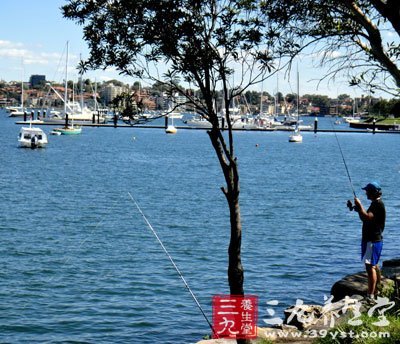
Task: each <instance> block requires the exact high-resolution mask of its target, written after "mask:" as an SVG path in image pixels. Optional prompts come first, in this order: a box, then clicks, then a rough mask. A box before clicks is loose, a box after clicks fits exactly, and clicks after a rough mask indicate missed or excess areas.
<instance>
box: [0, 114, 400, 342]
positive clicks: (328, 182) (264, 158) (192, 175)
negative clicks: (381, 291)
mask: <svg viewBox="0 0 400 344" xmlns="http://www.w3.org/2000/svg"><path fill="white" fill-rule="evenodd" d="M330 120H331V119H329V118H320V120H319V127H320V128H323V127H324V126H325V127H328V128H329V127H330V124H329V122H328V121H330ZM19 129H20V126H19V125H16V124H15V119H11V118H8V117H7V116H6V114H5V113H4V112H1V111H0V151H1V153H0V175H1V178H0V185H1V189H0V190H1V196H0V209H1V211H0V232H1V238H2V240H1V245H0V262H1V270H0V300H1V301H0V342H1V343H65V342H68V343H149V344H150V343H195V342H197V341H198V340H201V339H202V337H203V336H205V335H207V334H210V332H211V331H210V328H209V327H208V325H207V322H206V321H205V320H204V318H203V317H202V315H201V313H200V311H199V310H198V309H197V307H196V305H195V303H194V302H193V300H192V298H191V297H190V294H189V293H188V292H187V290H186V288H185V286H184V285H183V283H182V281H181V280H180V278H179V276H178V275H177V273H176V271H175V270H174V269H173V267H172V266H171V263H170V261H169V260H168V258H167V257H166V255H165V253H164V252H163V251H162V249H161V247H160V246H159V244H158V242H157V241H156V239H155V238H154V236H153V235H152V233H151V232H150V231H149V228H148V227H147V225H146V224H145V222H144V221H143V218H142V216H141V215H140V213H139V212H138V210H137V209H136V207H135V205H134V203H133V202H132V200H131V199H130V197H129V194H128V193H131V194H132V196H133V197H135V199H136V200H137V201H138V203H139V204H140V206H141V208H142V210H143V212H144V213H145V215H146V216H147V217H148V219H149V221H150V222H151V224H152V226H153V227H154V228H155V230H156V231H157V233H158V235H159V237H160V238H161V240H162V241H163V243H164V245H165V247H166V248H167V249H168V251H169V252H170V254H171V255H172V257H173V258H174V259H175V262H176V264H177V265H178V267H179V268H180V270H181V271H182V273H183V275H184V276H185V278H186V280H187V282H188V284H189V285H190V287H191V289H192V290H193V292H194V293H195V294H196V296H197V297H198V299H199V302H200V304H201V305H202V306H203V308H204V310H205V312H206V314H207V316H208V317H209V318H210V319H211V313H212V311H211V298H212V296H214V295H216V294H228V293H229V287H228V282H227V261H228V256H227V250H228V244H229V231H230V228H229V216H228V209H227V204H226V200H225V198H224V195H223V194H222V192H221V190H220V187H221V186H223V185H224V180H223V177H222V172H221V170H220V167H219V165H218V160H217V158H216V155H215V152H214V151H213V149H212V146H211V143H210V140H209V138H208V135H207V133H206V131H204V130H179V131H178V133H177V134H176V135H166V134H165V132H164V130H160V129H146V128H132V129H119V128H117V129H114V128H95V127H93V128H91V127H90V128H89V127H88V128H86V127H85V128H83V131H82V134H81V135H76V136H49V144H48V146H47V147H46V148H45V149H36V150H31V149H22V148H19V147H18V142H17V136H18V132H19ZM43 129H44V130H45V131H46V132H49V131H50V130H51V129H52V128H51V127H43ZM288 135H289V133H287V132H249V131H240V132H235V134H234V136H235V147H236V155H237V157H238V162H239V170H240V183H241V194H240V202H241V214H242V222H243V243H242V258H243V265H244V269H245V292H246V293H247V294H253V295H257V296H258V297H259V323H258V325H259V326H266V324H265V323H264V319H270V318H271V317H270V316H269V315H268V313H267V304H266V302H268V301H272V300H277V301H278V302H279V303H278V305H277V306H275V308H274V310H275V312H276V315H277V316H280V317H282V316H283V314H282V312H283V309H284V308H285V307H287V306H289V305H292V304H294V303H295V302H296V300H297V299H301V300H303V301H304V302H305V303H318V304H322V303H323V302H324V295H329V292H330V288H331V286H332V284H333V283H334V282H335V281H337V280H338V279H340V278H342V277H343V276H344V275H346V274H350V273H354V272H357V271H361V270H363V266H362V264H361V262H360V257H359V251H360V249H359V239H360V233H361V225H360V220H359V219H358V216H357V214H356V213H354V212H350V211H349V210H348V209H347V207H346V201H347V200H348V199H351V198H352V197H353V195H352V190H351V187H350V183H349V180H348V178H347V175H346V171H345V167H344V165H343V161H342V157H341V155H340V151H339V148H338V145H337V142H336V138H335V134H334V133H318V134H317V135H314V133H312V132H304V133H303V143H301V144H293V143H289V142H288ZM337 135H338V139H339V142H340V145H341V147H342V150H343V154H344V156H345V159H346V162H347V165H348V167H349V171H350V174H351V177H352V180H353V183H354V188H355V190H356V193H357V195H358V196H359V197H360V198H361V200H362V202H363V204H364V205H367V204H368V201H367V200H366V197H365V195H364V192H363V191H362V190H361V187H363V186H364V185H365V184H366V183H368V182H370V181H371V180H378V181H380V183H381V185H382V188H383V198H384V201H385V204H386V208H387V223H386V229H385V232H384V240H385V241H384V248H383V257H382V258H383V260H385V259H390V258H394V257H398V256H400V252H399V248H398V247H399V245H398V243H399V242H400V226H399V222H400V216H399V211H400V193H399V185H400V160H399V155H398V147H399V144H400V135H396V134H380V133H378V134H375V135H373V134H372V133H339V134H337Z"/></svg>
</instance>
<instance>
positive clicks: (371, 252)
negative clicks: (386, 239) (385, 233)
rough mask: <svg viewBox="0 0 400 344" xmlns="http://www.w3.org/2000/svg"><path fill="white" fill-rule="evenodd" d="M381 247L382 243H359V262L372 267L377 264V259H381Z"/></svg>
mask: <svg viewBox="0 0 400 344" xmlns="http://www.w3.org/2000/svg"><path fill="white" fill-rule="evenodd" d="M382 247H383V241H378V242H371V241H368V242H366V241H362V242H361V260H362V261H363V262H364V263H365V264H371V265H372V266H374V265H376V264H378V262H379V258H380V257H381V253H382Z"/></svg>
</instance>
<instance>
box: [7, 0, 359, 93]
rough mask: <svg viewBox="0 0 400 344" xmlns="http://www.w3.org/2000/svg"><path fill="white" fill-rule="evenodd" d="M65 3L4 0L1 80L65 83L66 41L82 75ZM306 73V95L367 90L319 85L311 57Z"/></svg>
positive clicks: (79, 44) (271, 84)
mask: <svg viewBox="0 0 400 344" xmlns="http://www.w3.org/2000/svg"><path fill="white" fill-rule="evenodd" d="M65 3H66V1H65V0H15V1H8V0H1V7H0V79H3V80H6V81H11V80H21V77H22V75H24V80H25V81H28V80H29V77H30V75H32V74H44V75H46V78H47V80H51V81H62V78H63V75H62V73H61V70H62V69H63V68H62V67H61V66H62V64H63V63H64V62H63V61H62V60H61V55H62V53H63V51H64V49H65V45H66V41H69V42H70V43H69V46H70V49H69V50H70V55H69V57H70V58H69V61H70V62H69V65H70V67H69V69H70V70H71V73H69V79H72V78H74V74H75V75H76V79H77V72H76V71H73V68H74V67H75V66H76V65H77V63H78V60H79V55H80V54H82V57H83V58H85V57H87V56H88V49H87V47H86V43H85V42H84V41H83V39H82V28H81V27H80V26H78V25H77V24H75V23H74V22H72V21H70V20H66V19H64V18H63V17H62V14H61V10H60V7H61V6H62V5H63V4H65ZM22 61H23V62H22ZM60 64H61V66H60ZM22 66H23V67H22ZM22 70H24V72H22ZM293 75H294V74H293ZM300 75H301V77H300V94H305V93H318V94H325V95H329V96H331V97H335V96H336V95H338V94H342V93H347V94H349V95H350V96H352V97H354V96H360V95H361V94H362V93H363V92H361V90H358V89H354V88H349V87H347V83H346V82H345V81H341V82H340V81H338V82H336V83H335V84H334V85H332V84H331V85H327V83H326V82H324V83H322V84H321V85H320V86H319V88H318V89H317V82H316V81H310V80H311V79H316V78H317V77H318V76H319V75H323V71H322V70H318V69H315V68H312V67H311V63H308V62H307V61H301V62H300ZM85 77H87V78H90V79H92V80H94V79H96V80H97V81H104V80H110V79H114V78H115V79H118V80H121V81H123V82H126V83H130V84H132V83H133V82H134V81H135V80H133V79H128V78H123V77H122V76H120V75H119V74H118V72H116V71H113V70H107V71H93V72H89V73H88V74H87V75H85ZM260 89H261V87H260V88H259V89H258V90H260ZM264 91H268V92H269V93H274V92H275V91H276V78H275V79H273V80H272V79H271V80H270V81H267V82H265V83H264ZM279 91H281V92H282V93H283V94H286V93H290V92H296V78H295V77H293V76H292V78H291V81H290V84H289V82H288V81H287V80H286V81H285V80H284V78H283V74H282V75H281V77H280V82H279Z"/></svg>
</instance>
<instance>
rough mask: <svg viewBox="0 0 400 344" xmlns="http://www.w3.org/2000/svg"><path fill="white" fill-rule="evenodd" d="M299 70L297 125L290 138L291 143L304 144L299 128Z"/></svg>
mask: <svg viewBox="0 0 400 344" xmlns="http://www.w3.org/2000/svg"><path fill="white" fill-rule="evenodd" d="M299 89H300V86H299V68H298V67H297V123H296V127H295V129H294V132H293V134H291V135H290V136H289V142H297V143H300V142H303V136H302V135H301V134H300V127H299V122H300V114H299V103H300V93H299Z"/></svg>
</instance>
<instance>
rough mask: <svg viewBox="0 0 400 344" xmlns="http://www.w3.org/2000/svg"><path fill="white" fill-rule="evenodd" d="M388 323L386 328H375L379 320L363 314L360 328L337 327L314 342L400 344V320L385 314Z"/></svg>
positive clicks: (345, 325) (326, 343)
mask: <svg viewBox="0 0 400 344" xmlns="http://www.w3.org/2000/svg"><path fill="white" fill-rule="evenodd" d="M385 316H386V319H387V320H388V321H389V325H387V326H376V325H374V323H377V322H378V321H379V320H380V319H378V317H377V316H374V317H370V316H368V315H367V314H363V315H362V316H361V317H360V318H359V319H360V320H362V324H361V325H360V326H352V325H349V324H344V325H339V326H337V327H335V328H333V329H332V330H330V331H328V334H327V336H326V337H325V338H319V339H317V340H316V341H315V343H318V344H333V343H340V344H347V343H355V344H394V343H400V319H399V318H398V317H397V316H396V315H387V314H385Z"/></svg>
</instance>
